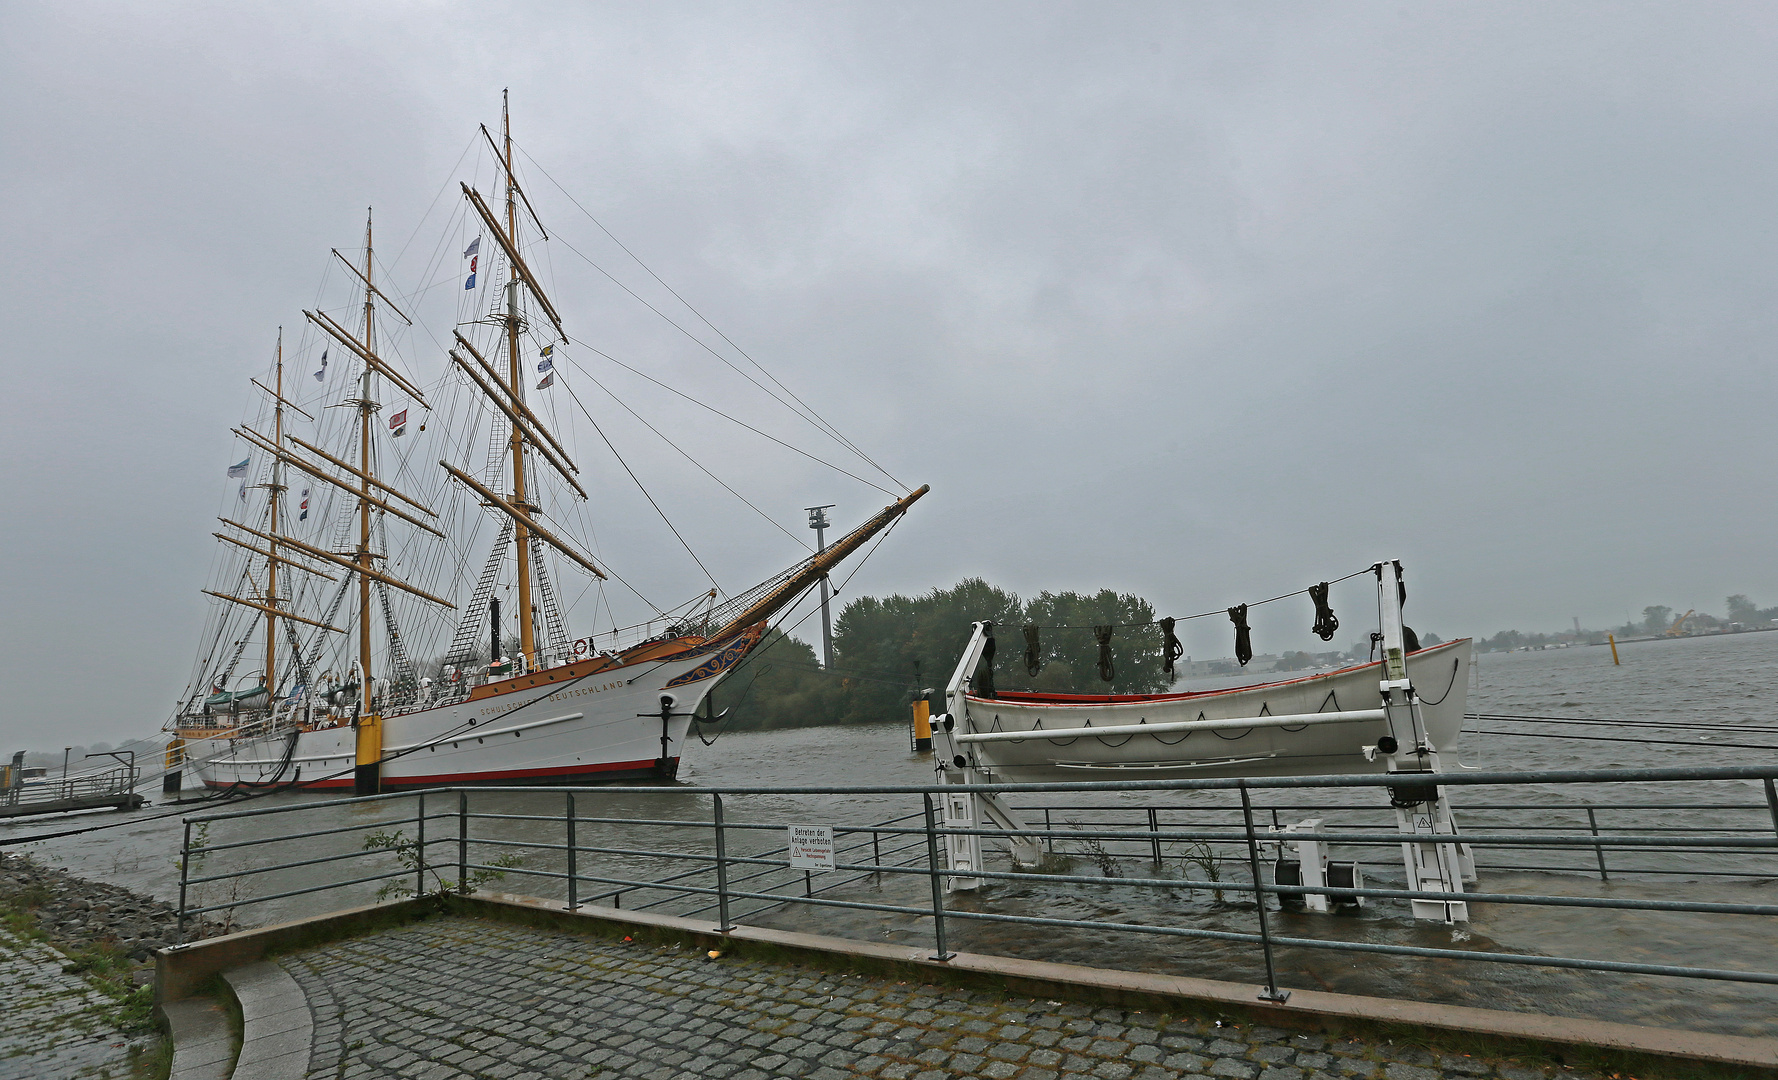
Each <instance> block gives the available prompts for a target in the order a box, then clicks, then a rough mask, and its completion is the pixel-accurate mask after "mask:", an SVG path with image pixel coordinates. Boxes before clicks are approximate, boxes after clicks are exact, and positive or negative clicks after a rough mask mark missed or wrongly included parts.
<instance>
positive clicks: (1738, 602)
mask: <svg viewBox="0 0 1778 1080" xmlns="http://www.w3.org/2000/svg"><path fill="white" fill-rule="evenodd" d="M1724 607H1725V609H1726V610H1727V617H1726V618H1725V617H1722V616H1717V615H1712V614H1710V613H1709V612H1706V611H1695V610H1690V609H1688V611H1687V612H1685V613H1676V612H1675V609H1673V608H1671V607H1669V606H1667V605H1665V604H1650V605H1649V606H1647V607H1645V608H1643V609H1642V618H1641V619H1640V620H1635V619H1631V620H1627V621H1625V622H1624V623H1623V625H1621V626H1612V627H1607V628H1606V629H1604V630H1588V629H1584V628H1581V629H1575V630H1559V631H1556V632H1555V633H1549V634H1543V633H1526V632H1524V631H1520V630H1502V631H1500V632H1499V633H1497V634H1495V635H1493V636H1492V637H1488V638H1478V639H1477V641H1476V648H1477V649H1478V650H1480V651H1482V652H1511V651H1513V650H1514V649H1526V648H1529V649H1536V648H1540V647H1545V646H1549V645H1561V644H1589V645H1593V644H1603V643H1604V642H1605V640H1606V636H1607V635H1608V634H1609V635H1613V636H1615V637H1616V638H1617V639H1618V640H1620V641H1621V640H1623V639H1625V638H1636V637H1659V636H1662V635H1665V634H1667V633H1668V632H1669V631H1672V632H1674V633H1676V634H1679V635H1689V634H1721V633H1732V632H1735V631H1737V630H1764V629H1768V628H1770V627H1772V626H1773V624H1775V623H1778V607H1769V608H1762V607H1760V606H1759V605H1758V604H1755V603H1754V602H1753V601H1752V600H1751V599H1749V598H1748V596H1747V594H1746V593H1736V594H1735V595H1733V596H1731V597H1728V598H1727V599H1726V600H1725V601H1724ZM1682 616H1683V618H1684V622H1683V623H1680V618H1681V617H1682Z"/></svg>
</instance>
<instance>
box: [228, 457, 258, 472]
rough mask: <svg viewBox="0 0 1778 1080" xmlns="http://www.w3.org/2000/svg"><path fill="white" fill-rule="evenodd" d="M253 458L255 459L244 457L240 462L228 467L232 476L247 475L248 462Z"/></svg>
mask: <svg viewBox="0 0 1778 1080" xmlns="http://www.w3.org/2000/svg"><path fill="white" fill-rule="evenodd" d="M252 460H253V459H252V458H250V457H244V458H242V459H241V462H240V464H238V465H230V466H229V467H228V474H229V475H230V476H246V475H247V463H248V462H249V461H252Z"/></svg>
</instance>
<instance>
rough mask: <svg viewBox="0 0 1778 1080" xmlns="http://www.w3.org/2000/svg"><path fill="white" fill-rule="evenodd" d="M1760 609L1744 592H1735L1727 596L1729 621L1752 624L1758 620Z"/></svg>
mask: <svg viewBox="0 0 1778 1080" xmlns="http://www.w3.org/2000/svg"><path fill="white" fill-rule="evenodd" d="M1759 616H1760V611H1759V608H1758V607H1757V606H1755V605H1754V602H1753V601H1752V600H1749V599H1748V598H1747V594H1746V593H1736V594H1735V595H1733V596H1731V597H1729V621H1730V622H1738V623H1745V624H1746V625H1748V626H1752V625H1753V624H1754V623H1757V622H1759V621H1760V617H1759Z"/></svg>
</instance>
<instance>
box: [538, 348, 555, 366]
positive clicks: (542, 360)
mask: <svg viewBox="0 0 1778 1080" xmlns="http://www.w3.org/2000/svg"><path fill="white" fill-rule="evenodd" d="M555 351H556V344H555V342H553V341H552V342H550V343H549V344H548V345H545V346H544V347H543V351H542V352H540V353H538V354H537V357H538V359H537V370H538V371H548V370H549V369H550V368H553V367H555V366H556V358H555Z"/></svg>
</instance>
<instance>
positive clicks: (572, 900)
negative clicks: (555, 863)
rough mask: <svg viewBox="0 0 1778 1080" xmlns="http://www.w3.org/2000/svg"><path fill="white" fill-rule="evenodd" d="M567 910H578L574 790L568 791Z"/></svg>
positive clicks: (578, 886)
mask: <svg viewBox="0 0 1778 1080" xmlns="http://www.w3.org/2000/svg"><path fill="white" fill-rule="evenodd" d="M565 824H566V825H567V827H568V910H569V911H579V910H580V863H579V861H578V859H577V857H576V854H575V850H574V845H575V840H574V792H572V791H570V792H568V817H567V819H566V821H565Z"/></svg>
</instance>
